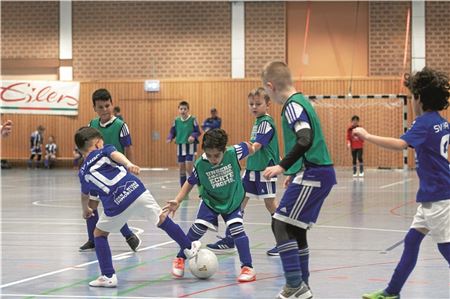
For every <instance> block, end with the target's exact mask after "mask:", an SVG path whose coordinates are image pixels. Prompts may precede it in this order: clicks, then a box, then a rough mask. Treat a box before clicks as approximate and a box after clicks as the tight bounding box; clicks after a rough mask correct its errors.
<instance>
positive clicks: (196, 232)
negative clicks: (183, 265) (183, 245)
mask: <svg viewBox="0 0 450 299" xmlns="http://www.w3.org/2000/svg"><path fill="white" fill-rule="evenodd" d="M207 230H208V228H207V227H206V225H203V224H200V223H194V224H192V226H191V228H190V229H189V232H188V234H187V237H188V239H189V241H191V242H192V241H197V240H199V239H200V238H201V237H203V235H204V234H205V233H206V231H207ZM177 257H182V258H184V259H186V256H185V255H184V252H183V250H180V251H179V252H178V254H177Z"/></svg>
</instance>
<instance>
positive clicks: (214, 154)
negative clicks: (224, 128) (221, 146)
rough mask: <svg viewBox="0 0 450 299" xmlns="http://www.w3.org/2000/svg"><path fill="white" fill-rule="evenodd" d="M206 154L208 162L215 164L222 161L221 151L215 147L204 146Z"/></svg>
mask: <svg viewBox="0 0 450 299" xmlns="http://www.w3.org/2000/svg"><path fill="white" fill-rule="evenodd" d="M204 152H205V154H206V158H207V159H208V161H209V163H211V164H212V165H217V164H219V163H220V162H222V159H223V152H222V151H220V150H218V149H216V148H206V149H205V150H204Z"/></svg>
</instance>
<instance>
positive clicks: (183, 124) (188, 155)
mask: <svg viewBox="0 0 450 299" xmlns="http://www.w3.org/2000/svg"><path fill="white" fill-rule="evenodd" d="M178 113H179V114H180V115H179V116H178V117H177V118H175V120H174V121H173V124H172V127H171V128H170V132H169V135H168V136H167V139H166V142H167V143H170V142H172V140H173V139H175V144H176V145H177V160H178V165H179V167H180V186H181V187H183V184H184V182H186V173H187V175H188V176H190V175H191V174H192V166H193V161H194V157H195V153H196V152H197V143H198V137H199V136H200V129H199V126H198V123H197V120H196V118H195V116H192V115H190V114H189V103H188V102H186V101H181V102H180V104H178Z"/></svg>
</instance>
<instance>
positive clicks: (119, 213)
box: [75, 127, 200, 288]
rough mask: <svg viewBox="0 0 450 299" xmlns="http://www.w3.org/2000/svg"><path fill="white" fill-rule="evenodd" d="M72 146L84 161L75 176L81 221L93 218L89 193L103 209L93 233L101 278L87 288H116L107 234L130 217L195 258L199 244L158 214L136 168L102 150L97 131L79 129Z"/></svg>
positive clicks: (112, 152)
mask: <svg viewBox="0 0 450 299" xmlns="http://www.w3.org/2000/svg"><path fill="white" fill-rule="evenodd" d="M75 144H76V145H77V148H78V149H80V151H81V152H82V153H83V155H84V157H85V159H84V163H83V165H82V166H81V168H80V171H79V173H78V177H79V179H80V183H81V205H82V209H83V217H84V218H85V219H89V218H90V217H92V216H93V210H92V209H91V208H90V207H89V205H88V202H89V194H91V193H92V192H93V191H94V192H95V193H96V194H98V196H99V198H100V200H101V201H102V204H103V207H104V211H103V213H102V215H101V216H100V218H99V220H98V222H97V226H96V228H95V230H94V237H95V239H94V240H95V252H96V254H97V259H98V263H99V266H100V270H101V276H99V277H98V278H97V279H96V280H93V281H91V282H90V283H89V285H90V286H92V287H107V288H110V287H115V286H117V277H116V275H115V271H114V267H113V265H112V257H111V249H110V248H109V244H108V239H107V238H108V235H109V233H110V232H115V231H118V230H120V228H121V227H122V226H123V225H124V224H125V223H126V222H127V220H128V219H129V218H130V217H131V216H132V215H138V216H141V217H145V218H146V219H147V220H149V221H150V222H151V223H153V224H156V225H157V226H158V227H159V228H161V229H162V230H164V231H165V232H166V233H167V234H168V235H169V236H170V237H171V238H172V239H173V240H175V241H176V242H177V243H178V245H180V247H181V250H182V251H184V254H185V255H186V256H187V257H189V258H191V257H193V256H195V255H196V254H197V251H198V250H199V249H200V242H199V241H196V242H192V244H191V242H190V241H189V239H188V238H187V236H186V235H185V234H184V232H183V231H182V229H181V228H180V227H179V226H178V225H177V224H175V223H174V222H173V221H172V220H171V219H170V218H169V217H167V213H162V210H161V208H160V206H159V205H158V203H157V202H156V201H155V199H154V198H153V196H152V195H151V194H150V192H149V191H148V190H147V189H146V188H145V186H144V184H143V183H142V182H141V181H140V180H139V179H138V178H137V177H136V176H134V175H133V174H139V171H140V168H139V167H138V166H136V165H134V164H133V163H131V162H130V160H128V159H127V158H126V157H125V155H123V154H122V153H120V152H119V151H117V150H116V148H115V147H114V146H113V145H106V146H104V142H103V136H102V134H101V133H100V132H99V131H98V130H97V129H94V128H90V127H83V128H81V129H79V130H78V131H77V133H76V134H75Z"/></svg>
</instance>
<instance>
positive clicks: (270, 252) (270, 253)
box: [266, 246, 280, 256]
mask: <svg viewBox="0 0 450 299" xmlns="http://www.w3.org/2000/svg"><path fill="white" fill-rule="evenodd" d="M266 254H267V255H268V256H280V253H279V252H278V247H277V246H275V247H274V248H272V249H269V250H267V251H266Z"/></svg>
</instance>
